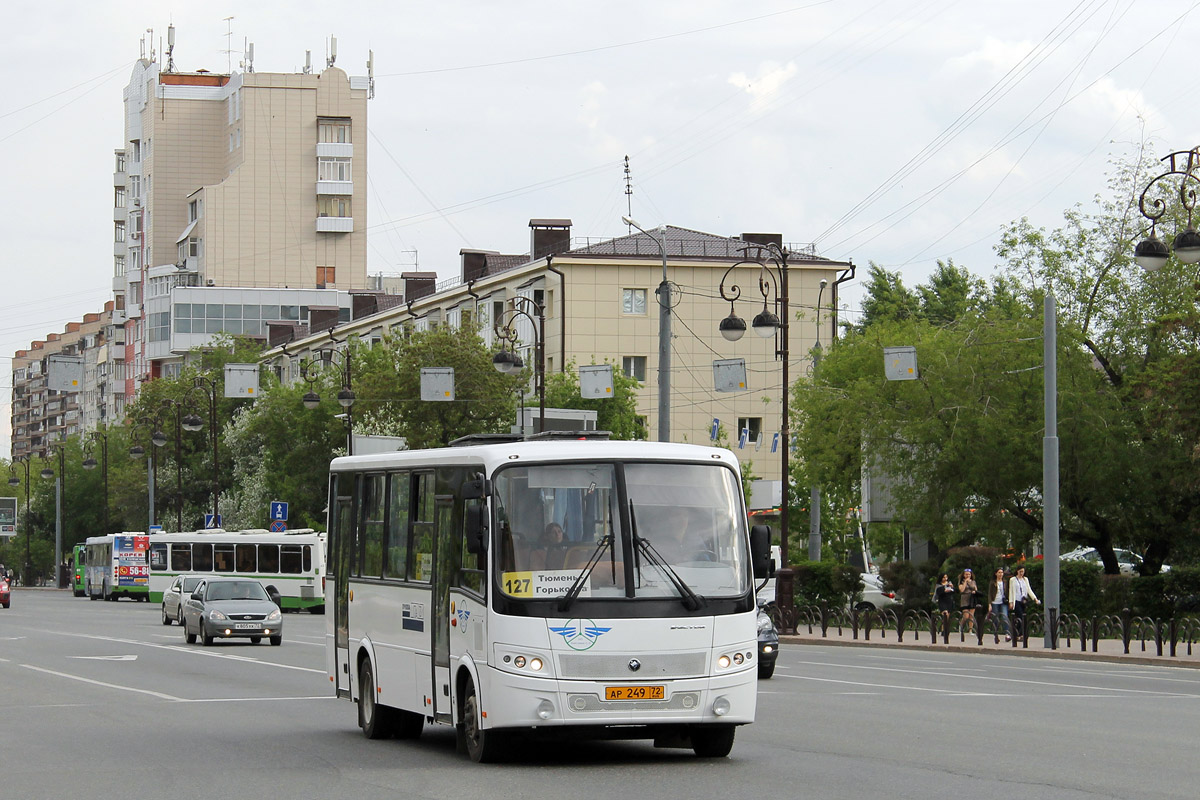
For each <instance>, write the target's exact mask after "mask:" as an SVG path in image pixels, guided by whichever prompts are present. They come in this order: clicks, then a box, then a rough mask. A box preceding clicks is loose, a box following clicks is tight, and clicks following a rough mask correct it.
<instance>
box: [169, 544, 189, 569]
mask: <svg viewBox="0 0 1200 800" xmlns="http://www.w3.org/2000/svg"><path fill="white" fill-rule="evenodd" d="M171 569H172V570H174V571H175V572H191V571H192V546H191V545H190V544H173V545H171Z"/></svg>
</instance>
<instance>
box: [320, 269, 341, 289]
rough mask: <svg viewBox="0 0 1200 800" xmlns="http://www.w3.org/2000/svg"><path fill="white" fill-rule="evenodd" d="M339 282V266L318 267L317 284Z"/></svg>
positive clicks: (323, 284) (324, 284) (325, 284)
mask: <svg viewBox="0 0 1200 800" xmlns="http://www.w3.org/2000/svg"><path fill="white" fill-rule="evenodd" d="M331 283H337V267H317V286H318V287H320V286H327V285H329V284H331Z"/></svg>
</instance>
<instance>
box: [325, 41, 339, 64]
mask: <svg viewBox="0 0 1200 800" xmlns="http://www.w3.org/2000/svg"><path fill="white" fill-rule="evenodd" d="M335 61H337V37H336V36H330V37H329V55H328V56H326V58H325V68H326V69H329V68H330V67H332V66H333V63H334V62H335Z"/></svg>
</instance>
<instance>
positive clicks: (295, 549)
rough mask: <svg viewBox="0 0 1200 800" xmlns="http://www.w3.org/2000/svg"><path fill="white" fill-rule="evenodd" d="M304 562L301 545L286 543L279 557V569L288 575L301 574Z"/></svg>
mask: <svg viewBox="0 0 1200 800" xmlns="http://www.w3.org/2000/svg"><path fill="white" fill-rule="evenodd" d="M303 564H304V562H303V556H302V555H301V553H300V545H298V544H285V545H284V546H283V552H282V553H281V554H280V557H279V571H280V572H283V573H286V574H288V575H299V574H300V573H301V572H302V571H303V570H302V567H303Z"/></svg>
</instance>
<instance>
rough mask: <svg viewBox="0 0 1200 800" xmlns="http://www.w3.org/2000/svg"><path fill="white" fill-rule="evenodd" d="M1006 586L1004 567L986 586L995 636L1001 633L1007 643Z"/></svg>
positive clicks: (1008, 637) (998, 570)
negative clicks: (994, 624) (994, 626)
mask: <svg viewBox="0 0 1200 800" xmlns="http://www.w3.org/2000/svg"><path fill="white" fill-rule="evenodd" d="M1006 584H1007V581H1005V579H1004V567H1000V568H999V569H997V570H996V574H995V575H994V576H993V577H992V582H991V583H990V584H989V585H988V599H989V601H990V602H991V604H992V610H991V611H990V612H989V613H990V615H991V616H992V618H994V619H995V620H996V630H997V631H998V634H997V635H999V634H1000V633H1003V634H1004V641H1006V642H1007V641H1008V640H1009V639H1010V638H1011V637H1010V636H1009V635H1008V600H1007V597H1008V590H1007V586H1006Z"/></svg>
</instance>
